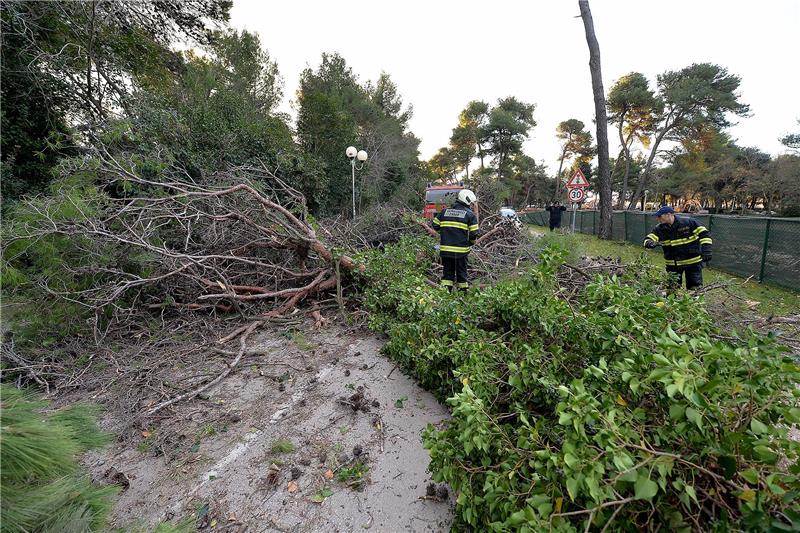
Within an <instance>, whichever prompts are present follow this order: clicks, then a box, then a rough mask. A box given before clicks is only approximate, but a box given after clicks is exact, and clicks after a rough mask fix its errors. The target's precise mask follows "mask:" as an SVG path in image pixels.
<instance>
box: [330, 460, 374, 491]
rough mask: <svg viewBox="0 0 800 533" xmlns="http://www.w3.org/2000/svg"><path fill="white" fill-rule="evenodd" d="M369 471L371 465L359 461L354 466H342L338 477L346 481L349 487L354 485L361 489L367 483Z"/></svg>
mask: <svg viewBox="0 0 800 533" xmlns="http://www.w3.org/2000/svg"><path fill="white" fill-rule="evenodd" d="M367 472H369V467H368V466H367V465H366V464H365V463H363V462H361V461H359V462H357V463H356V464H354V465H353V466H350V467H346V468H342V469H341V470H339V471H338V472H337V473H336V479H337V480H339V481H340V482H341V483H346V484H347V486H348V487H352V488H354V489H356V490H361V489H363V488H364V484H365V483H366V479H365V478H366V476H367Z"/></svg>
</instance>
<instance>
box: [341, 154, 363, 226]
mask: <svg viewBox="0 0 800 533" xmlns="http://www.w3.org/2000/svg"><path fill="white" fill-rule="evenodd" d="M345 154H347V157H348V158H350V166H351V167H352V168H353V220H355V218H356V160H358V162H359V163H361V166H360V167H358V170H361V169H362V168H364V162H365V161H366V160H367V152H366V151H364V150H356V147H355V146H348V147H347V150H345Z"/></svg>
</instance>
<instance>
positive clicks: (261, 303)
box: [3, 145, 532, 415]
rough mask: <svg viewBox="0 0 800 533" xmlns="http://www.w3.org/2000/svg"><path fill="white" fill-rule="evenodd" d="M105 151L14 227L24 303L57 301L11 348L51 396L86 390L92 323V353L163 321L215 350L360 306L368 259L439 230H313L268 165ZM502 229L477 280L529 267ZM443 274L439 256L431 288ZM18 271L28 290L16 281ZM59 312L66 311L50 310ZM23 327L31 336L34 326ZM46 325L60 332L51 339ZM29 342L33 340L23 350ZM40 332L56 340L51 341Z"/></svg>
mask: <svg viewBox="0 0 800 533" xmlns="http://www.w3.org/2000/svg"><path fill="white" fill-rule="evenodd" d="M99 146H100V147H99V148H96V149H95V151H94V152H93V153H92V155H91V156H87V157H86V158H84V159H82V160H78V161H72V162H71V165H70V166H69V167H68V168H66V169H65V170H64V172H65V178H64V180H63V186H62V187H61V188H59V189H56V191H55V194H53V195H51V196H48V197H43V198H37V199H34V200H32V201H29V202H27V203H26V204H24V205H23V206H22V207H21V208H20V209H19V211H18V212H17V213H16V216H15V217H14V218H13V221H14V223H13V224H12V225H11V226H10V227H9V228H6V230H5V235H4V237H5V238H4V242H3V247H4V249H3V252H4V254H3V257H4V262H3V279H4V286H5V287H6V288H11V289H12V291H11V293H12V295H13V294H15V293H17V292H18V293H19V298H20V299H29V300H39V299H42V298H44V299H47V300H49V301H51V302H52V305H50V306H48V307H47V308H46V309H45V311H44V312H40V311H39V309H41V308H37V306H35V305H27V308H28V309H29V310H28V316H27V317H24V318H23V319H22V320H17V322H18V323H20V322H21V323H22V325H21V326H20V324H17V326H18V327H15V334H17V337H18V338H19V342H17V343H16V344H15V343H14V342H12V343H10V344H9V343H6V344H7V345H8V346H9V349H8V350H6V351H7V352H8V354H9V357H6V359H9V358H10V359H12V364H11V365H10V371H11V372H14V371H15V369H16V378H17V380H18V382H19V384H20V385H22V384H23V383H24V382H35V383H36V384H38V385H40V386H41V387H42V388H44V389H46V390H49V389H50V385H51V383H50V382H54V383H53V384H54V385H55V389H58V388H59V387H65V386H66V387H72V386H77V385H78V384H79V383H81V380H82V379H84V373H85V370H83V369H80V370H76V369H75V368H74V365H70V364H69V363H68V362H67V360H68V359H70V358H71V357H75V358H76V360H77V359H79V357H80V356H78V355H77V354H78V353H79V352H81V351H86V350H87V349H89V348H88V347H86V346H79V344H80V343H79V342H77V341H76V336H80V335H82V334H83V333H84V331H83V330H84V329H85V323H86V321H89V322H90V323H91V328H90V329H91V334H92V336H93V338H94V342H95V349H93V350H91V349H90V351H93V352H96V353H98V354H100V353H103V352H102V350H99V348H101V345H102V344H104V343H111V342H121V343H122V344H125V343H126V342H127V339H129V338H131V337H134V338H140V337H141V335H143V334H147V333H146V332H147V329H148V328H147V327H146V326H147V325H148V324H152V321H153V319H157V320H159V322H160V326H159V327H160V328H162V329H164V330H168V329H170V328H174V327H175V326H174V325H172V326H170V325H169V324H174V323H175V321H176V320H178V321H179V322H180V323H181V324H180V328H181V329H182V330H183V331H186V332H188V333H189V334H190V335H193V336H194V337H196V338H197V339H198V341H200V339H202V341H201V342H202V343H206V344H207V343H213V344H215V345H217V346H220V345H225V344H228V343H234V342H236V343H239V342H242V341H243V340H246V338H247V336H249V335H251V334H252V333H253V332H254V331H256V330H257V329H258V327H260V326H262V325H264V324H267V323H276V322H280V321H283V320H291V319H293V318H294V317H295V313H297V312H298V310H299V311H301V315H303V314H305V313H309V314H311V315H312V317H313V318H314V319H315V321H316V322H317V323H321V322H322V321H323V320H324V318H323V317H322V315H321V314H320V309H321V307H320V301H329V300H330V299H331V298H333V299H334V300H335V304H334V305H335V306H336V307H338V308H339V309H340V310H344V308H345V306H346V303H347V300H348V298H350V297H353V298H356V299H357V298H358V297H359V294H360V292H361V288H362V287H363V283H364V281H365V279H364V277H363V270H364V263H363V260H362V256H363V254H364V253H365V251H367V250H370V249H374V248H381V247H383V246H385V245H386V244H387V243H391V242H396V241H397V240H399V239H400V237H401V236H403V235H409V234H418V235H421V234H424V233H426V232H427V233H432V234H433V235H434V236H435V235H436V233H435V232H433V231H432V230H431V229H430V228H429V227H428V226H427V225H426V224H425V222H423V221H422V219H420V218H419V216H418V215H417V214H415V213H411V212H409V211H406V210H398V209H390V208H387V207H385V206H378V207H376V208H375V209H373V210H371V211H369V212H367V213H366V214H365V215H364V216H361V217H359V218H358V219H356V220H355V221H353V220H349V219H344V218H342V217H335V218H332V219H328V220H322V221H316V220H315V219H314V218H313V217H312V216H310V215H309V213H308V210H307V208H306V203H305V198H304V197H303V195H302V194H301V193H300V192H298V191H297V190H296V189H294V188H292V187H290V186H289V185H288V184H287V183H285V182H284V181H283V180H281V179H280V178H279V177H278V176H276V175H275V174H274V173H273V172H271V171H270V170H269V169H268V168H266V167H264V166H245V167H236V168H231V169H229V170H226V171H221V172H218V173H216V174H214V175H211V176H203V177H201V178H192V177H191V176H190V175H189V174H188V173H186V172H184V171H182V170H181V169H180V168H177V167H170V166H164V167H163V168H158V169H156V170H154V169H151V168H148V167H147V166H146V165H143V164H142V163H141V162H140V161H139V160H138V159H137V158H136V157H134V156H132V155H130V154H127V155H126V154H124V152H123V153H121V154H112V153H111V152H110V151H108V150H107V149H105V148H103V147H102V145H99ZM81 176H83V177H86V176H88V177H89V183H88V184H87V182H86V181H87V180H84V181H81V180H80V179H79V178H80V177H81ZM76 177H78V178H76ZM496 222H497V224H495V225H494V226H489V227H488V231H487V232H486V233H485V234H484V236H483V237H482V238H481V240H480V242H479V243H478V245H476V248H475V253H474V254H473V258H474V262H473V268H472V270H473V272H472V273H473V275H474V276H477V277H478V278H482V279H485V280H486V281H491V280H493V279H496V277H497V276H498V275H499V273H500V272H501V271H502V270H503V269H504V268H505V267H506V266H507V265H508V264H513V263H514V262H516V263H519V262H520V261H523V260H530V259H531V258H532V254H531V250H530V249H529V248H528V247H527V244H529V240H530V239H527V240H526V239H524V238H522V236H523V234H521V233H520V231H519V230H518V229H516V228H514V227H513V225H510V224H503V223H500V221H496ZM440 268H441V267H440V266H439V264H438V261H437V258H436V257H435V256H431V257H430V258H429V280H428V282H429V283H430V284H434V285H435V284H436V282H437V281H438V277H439V269H440ZM15 273H16V274H17V275H18V277H20V278H22V281H19V282H18V283H17V284H16V285H15V284H14V283H8V281H9V280H14V276H13V275H12V274H15ZM20 273H21V274H20ZM23 303H24V302H23ZM55 310H60V311H59V313H60V314H59V315H58V316H53V315H52V314H51V313H53V312H54V311H55ZM231 317H234V318H236V317H238V318H236V320H234V321H233V322H231V321H230V320H228V319H229V318H231ZM208 319H210V320H208ZM221 319H225V322H222V320H221ZM26 321H27V323H28V325H29V329H30V330H33V333H30V334H28V333H27V332H26V331H25V322H26ZM47 328H50V329H51V330H56V329H58V328H60V329H61V331H51V332H50V333H47V334H46V335H42V333H41V330H42V329H47ZM150 329H152V326H150ZM26 335H28V337H26ZM33 336H35V337H36V339H37V342H28V343H26V342H25V340H26V338H31V337H33ZM42 337H44V338H45V339H47V338H50V339H52V340H49V341H48V344H47V345H46V346H43V345H42V343H41V342H38V341H40V340H41V338H42ZM214 337H216V339H214ZM78 338H79V337H78ZM60 339H63V343H62V342H61V340H60ZM53 346H58V350H53ZM243 346H244V344H237V345H236V348H233V349H232V350H230V349H229V350H226V353H228V354H229V357H230V360H229V362H228V363H227V364H226V366H225V368H224V369H222V371H220V372H219V373H218V375H217V376H216V377H215V378H213V379H204V380H200V381H199V382H197V383H196V385H195V386H194V387H190V388H187V389H186V390H185V391H183V392H181V393H180V394H177V395H171V397H170V398H167V399H164V400H163V401H159V402H157V403H156V404H155V405H146V409H145V410H144V411H143V413H144V414H147V415H152V414H155V413H156V412H157V411H159V410H160V409H163V408H164V407H168V406H170V405H173V404H174V403H175V402H177V401H180V400H185V399H189V398H192V397H194V396H196V395H197V394H200V393H202V392H203V391H204V390H206V389H208V388H210V387H211V386H213V385H214V384H216V383H218V382H219V381H220V380H221V379H223V378H224V377H225V376H226V375H228V374H229V373H230V372H231V371H232V370H233V368H234V367H236V365H237V364H238V363H239V361H240V360H241V355H242V353H243V350H244V348H243ZM123 351H124V350H123ZM53 352H56V353H55V354H54V353H53ZM58 352H62V353H58ZM63 352H67V353H66V354H64V353H63ZM73 354H75V355H73ZM65 355H66V357H65ZM11 356H13V357H11ZM103 357H108V354H105V353H103ZM114 365H115V366H117V367H119V366H120V364H119V362H116V361H115V363H114ZM122 365H123V366H125V364H124V361H123V363H122ZM156 366H158V365H156ZM142 379H145V380H146V381H149V380H150V379H151V378H150V377H149V376H144V377H142ZM152 386H154V387H155V388H156V389H159V388H160V387H159V386H158V385H157V384H155V383H154V384H153V385H152ZM100 388H101V389H104V388H105V387H104V386H103V385H100ZM130 400H131V401H130V402H129V403H130V404H131V405H140V404H141V403H142V402H141V398H138V397H136V398H130Z"/></svg>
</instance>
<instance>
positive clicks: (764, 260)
mask: <svg viewBox="0 0 800 533" xmlns="http://www.w3.org/2000/svg"><path fill="white" fill-rule="evenodd" d="M771 223H772V219H771V218H768V219H767V229H766V231H765V232H764V249H763V250H762V251H761V271H760V272H759V273H758V282H759V283H761V282H763V281H764V266H765V265H766V263H767V246H769V227H770V225H771Z"/></svg>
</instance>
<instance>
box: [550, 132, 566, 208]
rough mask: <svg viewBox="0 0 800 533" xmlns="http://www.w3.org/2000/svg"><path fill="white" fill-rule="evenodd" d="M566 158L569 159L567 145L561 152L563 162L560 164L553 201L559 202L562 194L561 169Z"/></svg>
mask: <svg viewBox="0 0 800 533" xmlns="http://www.w3.org/2000/svg"><path fill="white" fill-rule="evenodd" d="M565 157H567V144H565V145H564V149H563V150H561V161H560V162H559V163H558V173H557V174H556V192H555V194H554V195H553V201H556V200H558V197H559V195H560V194H561V169H562V168H563V167H564V158H565Z"/></svg>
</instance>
